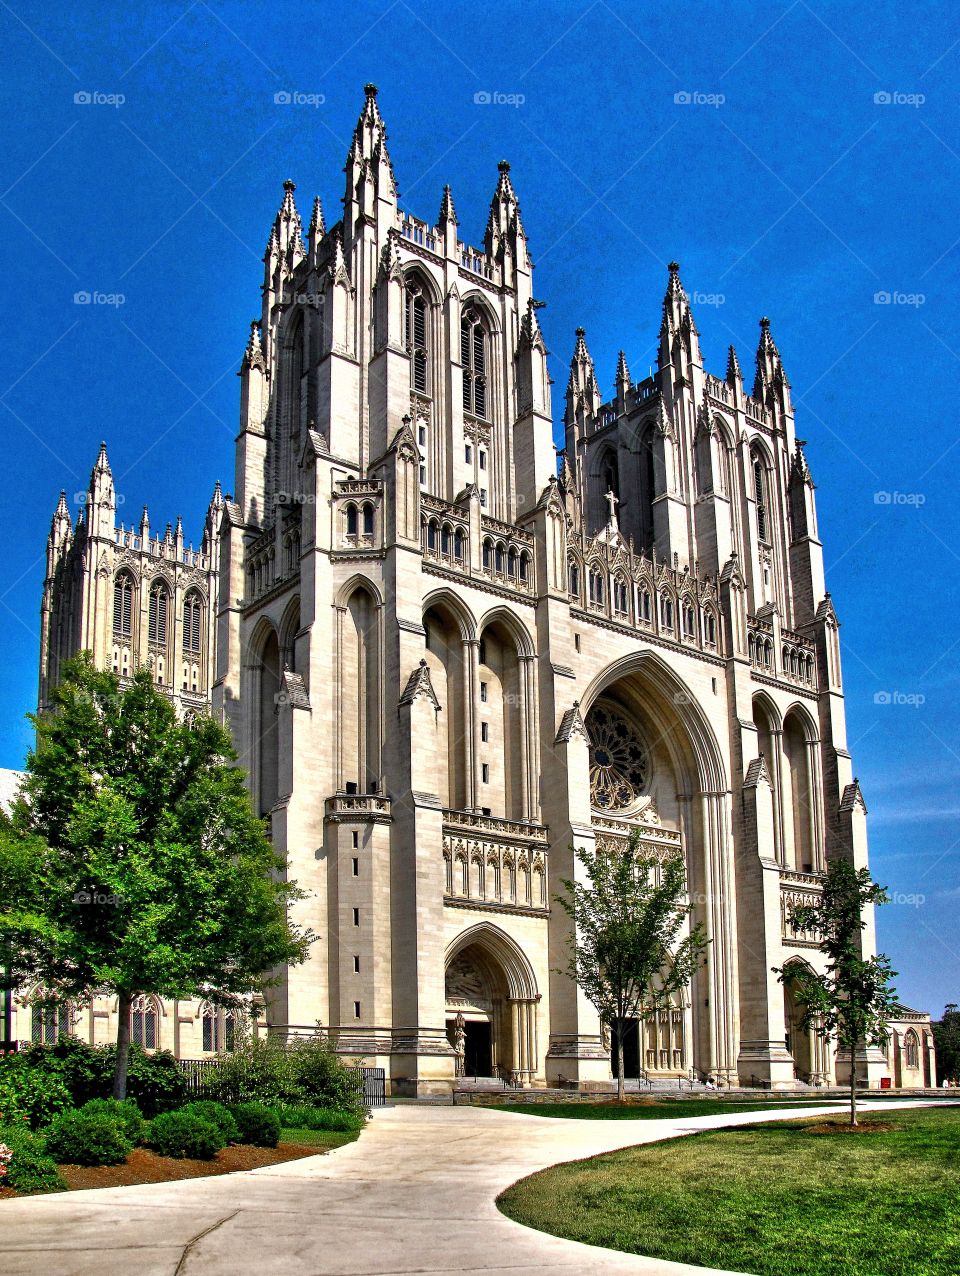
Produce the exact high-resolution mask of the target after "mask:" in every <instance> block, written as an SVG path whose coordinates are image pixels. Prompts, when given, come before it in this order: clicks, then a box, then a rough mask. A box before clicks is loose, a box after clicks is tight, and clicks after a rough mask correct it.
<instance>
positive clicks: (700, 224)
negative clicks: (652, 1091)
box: [0, 0, 960, 1012]
mask: <svg viewBox="0 0 960 1276" xmlns="http://www.w3.org/2000/svg"><path fill="white" fill-rule="evenodd" d="M331 8H332V7H331V6H327V5H313V4H290V3H284V2H283V0H275V2H274V3H272V4H271V5H269V6H266V5H261V4H253V3H214V2H213V0H211V3H209V4H208V3H204V2H203V0H197V2H196V3H192V4H191V3H187V2H186V0H184V2H181V3H164V2H156V0H155V2H154V3H149V4H147V3H144V2H143V0H139V2H135V0H134V2H132V0H125V2H124V3H109V2H108V3H100V4H98V5H97V6H96V7H95V8H91V7H89V6H79V5H76V6H59V7H58V9H57V16H56V22H51V21H50V14H51V9H50V7H49V5H48V4H40V3H36V2H34V0H11V3H9V4H7V3H3V4H2V6H0V24H2V28H3V39H4V46H5V52H6V55H7V57H6V63H7V68H6V74H5V76H4V78H3V80H2V81H0V97H2V99H3V121H4V125H3V128H4V134H5V136H4V139H3V141H4V151H3V153H4V157H5V166H4V167H5V174H6V176H5V180H4V181H3V182H2V185H3V186H4V187H5V189H4V191H3V194H2V196H0V224H2V235H0V265H2V272H3V277H4V278H5V279H6V280H7V284H8V289H7V296H8V302H7V308H6V322H5V324H4V329H5V332H4V339H5V343H6V349H7V356H6V365H5V370H4V372H3V373H2V375H0V383H2V384H0V404H2V407H3V411H2V412H0V428H2V430H3V434H4V440H5V446H4V452H5V455H6V457H7V466H8V467H9V468H8V470H7V476H8V477H7V480H6V484H5V490H6V493H7V496H6V500H4V501H3V502H2V503H0V537H2V542H0V543H2V545H3V549H4V561H5V562H6V564H7V570H6V571H5V573H4V578H3V580H2V581H0V603H2V608H0V610H2V614H3V617H4V619H5V622H6V624H5V634H6V642H5V644H4V659H3V661H2V662H0V727H2V730H0V765H5V766H14V767H15V766H19V765H21V764H22V760H23V754H24V751H25V749H26V747H27V745H28V743H29V740H30V731H29V727H28V726H27V725H26V724H25V721H24V714H25V713H26V712H27V711H28V710H30V709H31V708H32V707H33V704H34V701H35V696H36V679H37V644H38V614H39V604H40V591H41V584H42V578H43V566H44V564H43V549H44V544H45V538H46V534H47V531H48V528H49V521H50V516H51V514H52V511H53V508H54V505H55V503H56V498H57V494H58V492H59V490H60V488H65V489H66V491H67V494H68V497H70V498H71V499H72V498H73V495H74V493H76V492H78V491H82V490H83V488H84V487H85V486H86V482H87V479H88V476H89V472H90V468H91V466H92V464H93V461H94V459H95V457H96V452H97V447H98V444H99V441H100V439H101V438H105V439H106V440H107V441H108V443H109V447H110V455H111V460H112V463H113V469H114V475H115V477H116V480H117V487H118V492H119V494H120V495H121V496H122V498H123V501H124V512H125V513H126V515H127V517H128V519H136V518H138V517H139V512H140V509H141V506H142V505H143V503H144V502H145V501H149V503H150V508H151V515H152V523H153V525H154V526H156V525H157V524H158V523H159V524H163V523H165V522H166V520H167V519H173V518H175V517H176V515H177V514H178V513H179V514H182V515H183V517H184V524H185V528H186V532H187V536H188V538H189V537H190V536H191V535H193V536H195V537H199V532H200V528H201V523H202V517H203V511H204V509H205V507H206V503H207V501H208V499H209V496H210V492H211V489H212V486H213V481H214V479H215V478H217V477H220V478H222V479H223V480H224V485H225V487H226V488H227V489H230V488H231V487H232V474H233V438H234V435H235V432H236V421H237V387H238V383H237V380H236V376H235V373H236V370H237V367H238V365H239V361H240V356H241V353H242V350H243V346H244V343H245V340H246V336H247V331H248V325H249V321H250V319H251V318H253V317H254V316H255V315H258V314H259V309H260V302H259V285H260V283H261V281H262V266H261V264H260V259H261V256H262V252H263V248H264V245H265V242H266V237H267V233H268V230H269V226H270V222H271V220H272V217H273V215H274V212H275V210H276V207H277V205H278V203H279V200H280V197H281V194H282V182H283V180H284V179H285V178H288V177H290V178H293V179H294V181H296V183H297V199H298V203H299V207H300V211H301V214H303V215H304V217H305V220H306V218H307V217H308V216H309V210H310V206H311V203H312V199H313V196H314V194H319V195H320V196H321V197H322V199H323V203H324V207H325V209H326V213H327V220H328V223H329V222H332V221H335V220H336V219H337V217H338V216H339V211H340V199H341V196H342V193H343V175H342V168H343V161H344V158H345V155H346V150H347V146H348V142H349V138H350V133H351V130H352V128H353V125H354V123H355V120H356V116H357V114H358V112H359V110H360V107H361V104H362V97H363V93H362V88H363V84H364V83H365V82H366V81H368V80H373V81H375V82H376V83H377V84H378V85H379V86H380V105H381V108H382V110H383V112H384V115H385V118H386V120H387V125H388V128H389V130H390V147H391V155H392V158H393V161H394V167H395V169H396V173H397V177H398V181H399V185H400V190H401V202H402V204H403V205H404V206H405V207H406V208H407V209H408V210H409V211H411V212H412V213H414V214H415V215H417V216H420V217H423V218H428V219H430V220H433V218H434V217H435V216H436V212H437V209H438V207H439V201H440V193H441V189H442V186H443V184H444V182H450V183H451V185H452V187H453V192H454V198H455V202H456V207H457V212H458V215H459V218H460V231H461V235H462V236H463V237H464V238H465V239H467V240H471V241H472V242H474V243H479V242H481V241H482V236H483V230H484V225H485V221H486V214H487V209H488V206H489V201H490V197H491V195H492V193H493V189H494V186H495V184H496V177H497V161H498V160H500V159H501V158H506V159H509V160H510V161H511V164H512V174H511V175H512V177H513V178H514V182H515V185H516V188H517V192H518V195H519V198H520V202H521V206H522V209H523V215H524V222H525V226H526V229H527V233H528V235H529V238H530V243H531V251H532V254H533V257H534V260H535V262H536V263H537V273H536V283H535V287H536V294H537V296H539V297H542V298H545V299H546V300H547V301H548V306H547V308H546V309H545V310H542V311H541V312H540V317H541V321H542V324H543V328H544V331H545V334H546V338H547V341H548V344H549V346H550V349H551V352H552V373H553V376H554V378H555V380H556V382H557V385H556V387H555V390H556V394H555V404H554V407H555V416H557V417H559V412H560V410H561V408H562V402H561V398H562V391H563V387H564V384H565V380H566V365H567V362H568V360H569V357H570V354H571V352H572V348H573V342H574V329H575V328H576V326H577V325H578V324H583V325H584V326H585V327H586V329H587V340H588V344H589V347H590V350H591V353H592V354H593V356H594V359H595V362H596V365H597V372H598V377H599V379H600V382H601V387H602V389H603V390H604V391H605V392H607V391H609V390H611V389H612V383H613V377H614V370H615V366H616V354H617V350H618V349H619V348H620V347H623V348H624V349H625V350H626V352H627V356H628V360H629V363H630V366H631V369H632V371H633V373H634V376H635V377H639V376H640V375H646V372H647V369H648V367H649V365H651V364H653V363H655V358H656V354H655V350H656V347H655V342H656V337H657V330H658V326H659V308H660V301H661V297H662V294H663V289H664V286H665V280H666V269H665V263H666V262H667V261H669V260H670V259H671V258H674V257H676V258H677V259H678V260H679V261H680V263H681V267H682V269H681V277H682V279H683V281H684V284H685V286H686V288H687V291H688V292H689V293H690V294H691V297H692V300H693V304H694V311H695V315H696V319H697V323H698V326H699V329H700V333H701V343H702V348H703V352H704V357H705V362H706V364H707V366H708V368H709V369H711V370H712V371H714V372H716V373H719V374H720V375H722V374H723V371H724V368H725V362H726V349H727V346H728V345H729V344H730V343H731V342H733V343H734V344H736V346H737V348H738V351H739V354H740V360H741V364H742V366H743V367H744V371H745V374H746V375H747V377H748V378H750V377H752V367H753V355H754V351H755V349H756V342H757V335H758V329H757V320H758V319H759V317H760V316H761V315H762V314H768V315H769V316H770V317H771V321H772V330H773V334H774V338H775V340H776V341H777V343H778V345H779V348H780V351H781V354H782V356H783V359H784V364H785V367H786V370H787V374H788V376H789V377H790V379H791V382H792V384H793V393H794V399H795V402H796V405H797V425H798V432H799V433H800V435H801V436H802V437H804V438H806V439H808V440H809V445H808V448H807V455H808V458H809V462H810V466H811V469H812V471H813V475H814V479H815V480H816V482H817V483H818V494H817V495H818V502H819V514H820V524H821V532H822V536H823V539H824V544H825V549H826V564H827V576H828V587H829V588H830V590H831V591H832V593H833V596H834V599H835V603H836V607H837V611H838V614H839V616H840V619H841V622H842V625H843V627H842V631H841V635H842V640H843V658H844V672H845V686H846V694H847V717H848V729H849V738H850V745H851V748H852V751H853V754H854V761H855V769H856V772H857V774H858V775H859V777H860V780H861V784H862V787H863V790H864V793H865V796H866V800H867V804H868V806H869V808H870V821H869V826H870V836H871V848H872V864H873V868H874V873H875V876H876V877H877V878H878V879H879V880H881V881H883V882H885V883H887V884H888V886H889V888H890V890H891V892H892V893H893V894H894V900H895V902H894V903H893V904H891V905H890V906H888V907H887V908H885V909H882V910H881V912H880V914H879V917H878V929H879V935H880V943H881V946H882V947H883V948H885V949H886V950H887V951H888V952H890V954H891V956H892V958H893V964H894V966H895V967H896V968H897V969H898V970H899V971H900V972H901V975H900V979H899V981H898V986H899V990H900V993H901V995H902V997H903V999H904V1000H906V1001H908V1002H909V1003H911V1004H914V1005H919V1006H921V1007H924V1008H929V1009H931V1010H933V1011H934V1012H938V1011H939V1010H940V1008H941V1007H942V1005H943V1003H944V1002H945V1001H946V1000H960V940H958V938H957V934H958V927H957V924H956V917H957V910H958V906H960V867H958V862H960V861H958V856H960V786H958V781H960V740H958V734H957V731H956V728H955V724H956V713H957V702H958V685H960V682H958V672H957V671H958V667H960V628H958V625H957V616H956V612H955V610H954V608H955V607H956V606H957V586H956V579H957V568H958V563H960V526H958V515H957V502H956V498H955V495H954V486H955V484H954V476H955V473H956V470H957V466H958V463H960V446H958V442H960V408H958V399H957V395H956V392H955V386H956V383H957V374H958V364H960V320H958V306H957V295H958V273H960V272H958V264H960V238H958V237H960V217H958V208H957V203H958V201H957V192H958V189H960V142H958V137H960V131H958V129H957V122H958V102H960V25H958V23H957V15H956V8H955V6H952V5H949V4H932V5H931V4H926V5H924V4H913V5H910V6H906V7H905V6H903V5H901V4H893V3H882V2H881V3H877V2H876V0H873V2H871V3H845V4H843V5H836V4H830V5H828V4H825V3H823V0H816V2H815V0H810V3H807V2H806V0H796V2H795V3H791V4H776V3H769V2H764V3H725V4H723V5H708V6H696V9H695V10H694V9H693V8H691V7H689V6H687V7H678V6H661V5H657V6H654V5H649V4H643V5H638V4H630V5H624V4H616V3H613V2H612V0H611V3H607V2H606V0H595V2H594V3H592V4H588V3H586V0H584V2H583V3H577V4H572V3H551V2H550V0H545V2H544V3H541V4H539V5H530V4H524V3H519V2H518V3H499V2H497V0H494V2H492V3H486V4H484V5H482V6H480V7H479V8H478V7H477V5H476V4H470V5H465V4H460V3H456V2H454V3H448V4H446V5H444V6H435V5H432V6H425V5H422V4H413V3H407V2H406V0H375V2H372V3H367V2H366V0H356V2H355V3H353V4H351V5H349V6H338V7H337V13H336V15H334V16H331ZM77 94H81V95H86V96H87V97H91V96H93V97H94V98H95V100H93V101H83V100H81V101H79V102H77V101H75V95H77ZM277 94H289V95H302V97H301V100H300V103H299V104H297V103H296V102H291V103H289V104H283V103H278V102H276V101H275V97H276V95H277ZM478 94H479V95H481V98H480V100H477V95H478ZM678 95H679V100H678ZM484 96H487V97H489V98H492V99H493V100H489V101H485V100H483V97H484ZM118 98H122V99H123V100H122V101H117V99H118ZM111 99H112V101H111ZM310 99H314V100H313V101H311V100H310ZM78 292H90V293H94V292H96V293H99V294H103V295H105V296H111V295H112V296H113V297H114V298H116V297H117V296H118V294H119V295H121V296H122V297H123V301H122V303H120V304H109V303H107V302H103V303H97V304H89V305H78V304H76V303H75V301H74V295H75V294H76V293H78ZM877 294H886V295H888V296H889V297H890V300H889V302H886V303H884V302H883V301H879V302H878V300H877V299H876V298H877ZM878 701H879V702H878ZM884 701H885V702H884Z"/></svg>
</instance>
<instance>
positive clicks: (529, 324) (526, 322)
mask: <svg viewBox="0 0 960 1276" xmlns="http://www.w3.org/2000/svg"><path fill="white" fill-rule="evenodd" d="M524 345H527V346H532V347H535V348H536V349H539V350H543V351H545V350H546V347H545V345H544V344H543V334H542V332H541V331H540V321H539V320H538V319H537V302H535V301H534V299H533V298H532V297H531V298H530V300H529V301H528V302H527V308H526V310H525V311H524V315H523V318H522V319H521V320H520V341H519V346H521V347H523V346H524Z"/></svg>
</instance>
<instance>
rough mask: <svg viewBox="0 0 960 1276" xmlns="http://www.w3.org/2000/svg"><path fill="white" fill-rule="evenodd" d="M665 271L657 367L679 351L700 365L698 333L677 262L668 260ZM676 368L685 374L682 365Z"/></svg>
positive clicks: (665, 363) (661, 365)
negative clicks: (666, 275) (665, 285)
mask: <svg viewBox="0 0 960 1276" xmlns="http://www.w3.org/2000/svg"><path fill="white" fill-rule="evenodd" d="M667 270H668V271H669V277H668V279H667V290H666V292H665V293H664V296H663V323H662V324H661V325H660V351H659V355H658V361H659V364H660V367H661V368H664V367H665V366H666V365H667V364H668V363H670V362H671V361H673V360H674V359H675V357H678V356H679V354H680V351H681V350H682V352H683V355H684V356H685V358H686V361H687V362H689V363H697V364H699V362H700V343H699V340H698V337H699V334H698V333H697V326H696V324H695V323H694V322H693V313H692V312H691V310H690V298H689V297H688V296H687V294H686V292H685V291H684V287H683V284H682V283H681V282H680V263H679V262H676V261H671V262H670V264H669V265H668V266H667ZM681 362H682V360H681ZM677 371H678V373H679V374H680V375H681V376H683V375H685V373H684V369H683V368H682V367H678V368H677Z"/></svg>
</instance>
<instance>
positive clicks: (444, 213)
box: [437, 186, 457, 226]
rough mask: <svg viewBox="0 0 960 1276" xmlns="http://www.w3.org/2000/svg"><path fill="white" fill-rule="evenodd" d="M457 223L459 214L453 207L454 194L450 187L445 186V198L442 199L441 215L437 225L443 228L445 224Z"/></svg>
mask: <svg viewBox="0 0 960 1276" xmlns="http://www.w3.org/2000/svg"><path fill="white" fill-rule="evenodd" d="M456 221H457V212H456V209H455V208H454V206H453V193H452V192H451V190H450V187H449V186H444V188H443V196H442V197H441V199H440V215H439V217H438V218H437V225H438V226H442V225H443V223H444V222H454V223H456Z"/></svg>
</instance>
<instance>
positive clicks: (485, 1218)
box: [0, 1103, 913, 1276]
mask: <svg viewBox="0 0 960 1276" xmlns="http://www.w3.org/2000/svg"><path fill="white" fill-rule="evenodd" d="M890 1106H893V1105H891V1104H884V1105H883V1107H884V1109H886V1108H888V1107H890ZM896 1106H904V1107H906V1106H913V1105H911V1104H909V1103H903V1104H897V1105H896ZM836 1110H837V1109H836V1106H835V1105H833V1106H831V1107H829V1108H827V1107H824V1108H816V1109H805V1110H804V1115H809V1114H813V1113H815V1112H820V1111H823V1112H827V1111H836ZM778 1115H781V1116H784V1117H786V1116H794V1115H799V1114H798V1113H796V1112H795V1111H784V1110H783V1109H781V1110H780V1112H779V1114H778ZM770 1116H771V1113H770V1112H754V1113H743V1114H742V1115H739V1116H737V1115H733V1116H708V1117H688V1118H686V1119H684V1118H682V1117H679V1118H673V1119H670V1120H665V1121H576V1120H560V1119H555V1118H549V1117H536V1116H517V1115H515V1114H513V1113H507V1112H499V1111H496V1110H492V1109H489V1108H473V1107H458V1108H452V1107H451V1108H447V1107H432V1106H431V1107H427V1106H424V1107H418V1106H413V1105H410V1106H401V1107H396V1108H387V1109H383V1110H381V1111H378V1112H377V1113H376V1115H375V1116H374V1118H373V1120H372V1121H371V1123H370V1125H369V1127H368V1128H367V1129H366V1130H365V1131H364V1133H363V1134H362V1135H361V1136H360V1139H359V1141H358V1142H356V1143H352V1144H349V1145H348V1146H346V1147H344V1148H340V1149H338V1150H337V1151H336V1152H333V1153H330V1154H329V1155H327V1156H315V1157H306V1158H304V1159H302V1160H299V1161H289V1162H287V1163H286V1164H283V1165H276V1166H269V1167H266V1168H264V1169H261V1170H251V1171H248V1172H245V1173H239V1174H228V1175H222V1176H220V1177H218V1178H208V1179H192V1180H186V1181H181V1182H178V1183H160V1184H153V1185H145V1186H141V1187H118V1188H104V1189H98V1190H95V1191H85V1192H71V1193H69V1195H67V1194H63V1195H53V1196H36V1197H30V1198H24V1199H23V1200H13V1201H2V1202H0V1272H3V1273H4V1276H118V1274H122V1276H134V1274H136V1276H198V1274H201V1273H202V1276H239V1274H240V1273H247V1272H249V1273H252V1274H253V1276H272V1274H273V1273H278V1274H282V1276H373V1274H376V1276H389V1274H390V1273H396V1274H398V1276H399V1274H400V1273H408V1274H412V1273H448V1272H449V1273H453V1272H457V1273H479V1272H500V1273H511V1276H516V1274H517V1273H523V1274H527V1273H529V1274H530V1276H533V1274H535V1273H542V1274H543V1276H546V1274H547V1273H554V1272H570V1273H573V1272H591V1273H592V1272H602V1273H607V1272H634V1273H646V1274H647V1276H652V1274H653V1273H662V1276H682V1274H683V1273H687V1274H688V1276H689V1274H692V1273H701V1276H702V1273H703V1272H704V1271H705V1269H704V1268H699V1267H688V1266H686V1265H683V1264H677V1263H666V1262H661V1261H659V1260H653V1259H645V1258H635V1257H631V1256H628V1255H625V1254H618V1253H616V1252H614V1251H612V1250H605V1249H597V1248H594V1247H593V1246H589V1245H580V1244H577V1243H576V1242H572V1241H564V1240H559V1239H558V1238H556V1237H553V1236H547V1235H545V1234H544V1233H542V1232H535V1231H532V1230H530V1229H529V1228H526V1227H522V1226H520V1225H519V1224H517V1223H513V1222H511V1221H510V1220H509V1219H507V1218H505V1217H504V1216H503V1215H502V1214H501V1213H500V1212H499V1211H498V1209H497V1208H496V1205H495V1204H494V1200H495V1197H496V1196H497V1194H498V1193H499V1192H501V1191H502V1190H503V1189H504V1188H505V1187H508V1186H509V1185H510V1184H511V1183H513V1182H515V1181H516V1180H517V1179H518V1178H522V1177H523V1176H524V1175H527V1174H531V1173H533V1172H534V1171H535V1170H540V1169H544V1168H545V1167H547V1166H549V1165H554V1164H556V1163H557V1162H560V1161H573V1160H578V1159H580V1158H582V1157H587V1156H595V1155H596V1154H598V1153H600V1152H610V1151H613V1150H614V1149H615V1148H620V1147H627V1146H630V1145H632V1144H638V1143H652V1142H655V1141H657V1140H659V1139H665V1138H674V1137H676V1136H678V1135H682V1134H689V1133H691V1132H692V1131H694V1130H702V1129H710V1128H712V1127H717V1126H724V1125H731V1124H737V1125H746V1124H752V1123H755V1122H757V1121H765V1120H769V1119H770Z"/></svg>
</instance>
